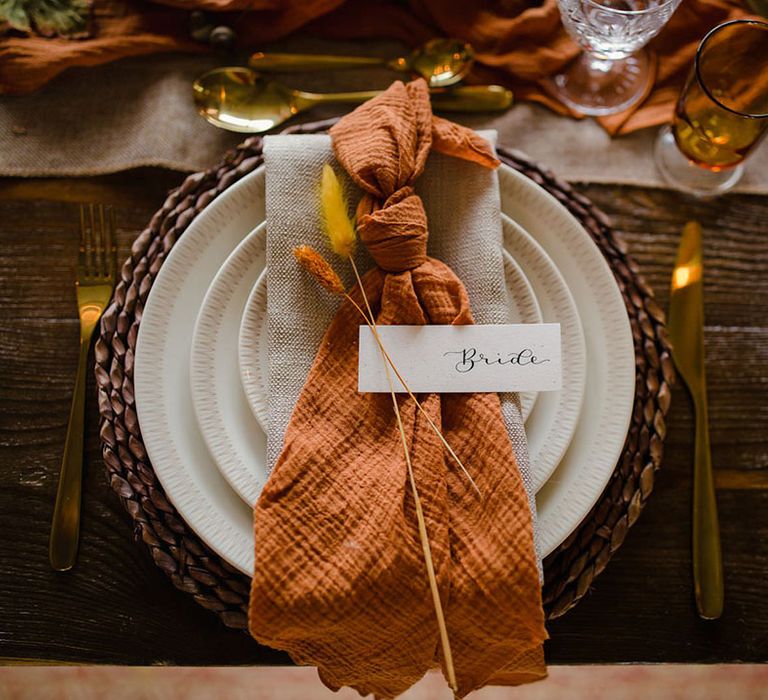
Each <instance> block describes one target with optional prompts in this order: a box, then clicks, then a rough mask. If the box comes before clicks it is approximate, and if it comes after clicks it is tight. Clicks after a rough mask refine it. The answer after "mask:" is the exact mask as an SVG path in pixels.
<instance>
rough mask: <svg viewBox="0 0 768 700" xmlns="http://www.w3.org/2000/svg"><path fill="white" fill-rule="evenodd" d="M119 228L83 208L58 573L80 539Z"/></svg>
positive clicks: (54, 543) (55, 551) (57, 512)
mask: <svg viewBox="0 0 768 700" xmlns="http://www.w3.org/2000/svg"><path fill="white" fill-rule="evenodd" d="M114 241H115V222H114V215H113V212H112V210H111V209H106V210H105V209H104V207H102V206H101V205H99V206H98V207H94V205H93V204H90V205H87V206H86V205H81V206H80V255H79V259H78V265H77V283H76V287H77V309H78V315H79V316H80V359H79V360H78V363H77V380H76V381H75V393H74V395H73V396H72V407H71V409H70V412H69V426H68V428H67V440H66V442H65V443H64V457H63V459H62V461H61V475H60V476H59V490H58V492H57V494H56V506H55V508H54V511H53V521H52V523H51V541H50V548H49V556H50V560H51V566H52V567H53V568H54V569H56V570H57V571H68V570H69V569H71V568H72V565H73V564H74V563H75V558H76V556H77V541H78V536H79V533H80V495H81V491H82V478H83V432H84V427H85V426H84V424H85V376H86V374H85V372H86V365H87V362H88V350H89V349H90V347H91V337H92V336H93V331H94V329H95V328H96V324H97V323H98V321H99V319H100V318H101V315H102V314H103V313H104V309H105V308H106V306H107V304H108V303H109V300H110V297H111V296H112V288H113V286H114V283H115V257H116V250H115V243H114Z"/></svg>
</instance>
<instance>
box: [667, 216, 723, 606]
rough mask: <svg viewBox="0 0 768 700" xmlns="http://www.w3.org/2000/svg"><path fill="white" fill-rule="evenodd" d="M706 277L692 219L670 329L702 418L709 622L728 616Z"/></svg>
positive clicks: (702, 549) (698, 543)
mask: <svg viewBox="0 0 768 700" xmlns="http://www.w3.org/2000/svg"><path fill="white" fill-rule="evenodd" d="M703 273H704V268H703V265H702V254H701V225H700V224H699V223H698V222H695V221H689V222H688V223H687V224H686V225H685V228H684V229H683V235H682V237H681V239H680V247H679V248H678V251H677V262H676V263H675V269H674V272H673V273H672V289H671V292H670V302H669V322H668V328H669V335H670V338H671V340H672V358H673V359H674V361H675V365H676V366H677V369H678V372H679V374H680V376H681V377H682V378H683V381H684V382H685V384H686V385H687V386H688V391H689V392H690V394H691V398H692V399H693V408H694V413H695V416H696V450H695V454H694V464H693V585H694V591H695V594H696V608H697V610H698V612H699V615H700V616H701V617H703V618H704V619H705V620H715V619H717V618H718V617H720V615H721V614H722V612H723V596H724V593H723V563H722V557H721V554H720V527H719V525H718V522H717V502H716V500H715V485H714V481H713V478H712V459H711V455H710V449H709V427H708V417H707V384H706V377H705V372H704V294H703Z"/></svg>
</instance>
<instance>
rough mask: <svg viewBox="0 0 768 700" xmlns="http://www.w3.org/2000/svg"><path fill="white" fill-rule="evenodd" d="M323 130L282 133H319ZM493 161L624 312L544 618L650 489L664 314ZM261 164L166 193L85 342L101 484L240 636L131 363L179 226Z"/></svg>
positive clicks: (606, 241) (233, 160)
mask: <svg viewBox="0 0 768 700" xmlns="http://www.w3.org/2000/svg"><path fill="white" fill-rule="evenodd" d="M330 123H332V122H317V123H314V124H304V125H299V126H295V127H292V128H291V129H288V130H287V131H289V132H293V133H297V132H301V133H307V132H317V131H322V130H324V129H326V128H328V126H329V125H330ZM499 155H500V157H501V159H502V160H503V161H504V162H505V163H507V164H508V165H510V166H511V167H513V168H515V169H516V170H518V171H520V172H522V173H524V174H525V175H527V176H528V177H530V178H531V179H532V180H533V181H534V182H536V183H537V184H539V185H541V186H542V187H543V188H544V189H546V190H547V191H548V192H549V193H550V194H552V195H553V196H554V197H555V198H556V199H557V200H558V201H559V202H561V203H562V204H563V205H564V206H565V207H566V208H567V209H568V210H569V211H570V212H571V214H573V215H574V216H575V217H576V218H577V219H578V220H579V221H580V222H581V224H582V225H583V226H584V228H585V229H586V230H587V231H588V232H589V233H590V235H591V236H592V238H593V240H594V241H595V243H597V245H598V246H599V247H600V250H601V251H602V252H603V254H604V255H605V257H606V259H607V261H608V263H609V265H610V267H611V269H612V270H613V273H614V275H615V276H616V281H617V283H618V285H619V288H620V289H621V292H622V295H623V296H624V300H625V302H626V306H627V312H628V314H629V319H630V323H631V326H632V334H633V338H634V343H635V357H636V389H635V403H634V411H633V415H632V420H631V425H630V429H629V433H628V435H627V441H626V444H625V447H624V452H623V456H622V458H621V460H620V461H619V463H618V464H617V465H616V469H615V471H614V473H613V475H612V476H611V479H610V482H609V484H608V486H607V487H606V489H605V491H604V492H603V494H602V496H601V497H600V500H599V501H598V503H597V504H596V505H595V507H594V508H593V509H592V511H591V512H590V513H589V515H588V516H587V517H586V518H585V519H584V521H583V522H582V523H581V525H580V526H579V527H578V528H577V529H576V531H575V532H574V533H573V534H572V535H571V536H570V537H569V538H568V539H567V540H566V541H565V542H563V544H562V545H560V547H558V548H557V550H555V551H554V552H553V553H552V554H550V555H549V556H548V557H547V558H546V560H545V562H544V578H545V584H544V604H545V607H546V611H547V615H548V617H549V618H550V619H551V618H555V617H558V616H560V615H562V614H563V613H565V612H566V611H567V610H568V609H570V608H571V607H572V606H573V605H575V604H576V602H577V601H578V600H579V599H580V598H581V597H582V596H583V595H584V594H585V593H586V592H587V590H588V589H589V586H590V584H591V583H592V581H593V579H594V578H595V577H596V576H597V575H598V574H600V572H601V571H602V570H603V569H604V568H605V566H606V564H607V563H608V561H609V560H610V558H611V556H612V555H613V553H614V552H615V551H616V550H617V549H618V548H619V546H620V545H621V543H622V542H623V541H624V537H625V535H626V534H627V530H628V529H629V528H630V527H631V526H632V524H633V523H634V522H635V521H636V520H637V518H638V516H639V515H640V513H641V511H642V509H643V506H644V505H645V502H646V500H647V499H648V497H649V495H650V493H651V490H652V489H653V481H654V473H655V471H656V470H657V469H658V467H659V464H660V461H661V456H662V448H663V441H664V437H665V434H666V424H665V421H664V416H665V414H666V413H667V410H668V409H669V404H670V397H671V392H670V384H671V382H672V381H673V376H674V373H673V369H672V361H671V358H670V353H669V343H668V340H667V334H666V329H665V327H664V314H663V312H662V311H661V309H660V308H659V306H658V305H657V304H656V302H655V301H654V298H653V292H652V291H651V289H650V288H649V287H648V286H647V285H646V283H645V282H644V281H643V279H642V277H641V275H640V272H639V270H638V267H637V265H636V264H635V263H634V262H633V261H632V259H631V258H630V257H629V255H628V254H627V250H626V248H625V246H624V245H623V243H622V242H621V240H619V238H618V237H617V235H616V233H615V232H614V231H613V230H612V229H611V226H610V223H609V221H608V219H607V218H606V217H605V215H604V214H602V212H600V211H599V210H598V209H597V208H596V207H595V206H594V205H593V204H592V203H591V202H590V201H589V200H588V199H587V198H586V197H583V196H582V195H580V194H578V193H577V192H574V191H573V190H572V189H571V187H570V186H569V185H568V184H567V183H565V182H563V181H561V180H558V179H557V178H556V177H555V176H554V175H553V174H552V173H550V172H548V171H547V170H545V169H543V168H541V167H540V166H538V165H537V164H535V163H533V162H531V161H530V160H528V159H527V158H526V157H525V156H523V155H522V154H520V153H518V152H516V151H512V150H508V149H504V148H499ZM261 163H262V140H261V138H260V137H254V138H249V139H247V140H246V141H244V142H243V143H242V144H240V145H239V146H238V147H237V148H236V149H234V150H232V151H230V152H229V153H227V154H226V156H225V157H224V159H223V160H222V162H221V163H220V164H219V165H217V166H216V167H214V168H211V169H210V170H207V171H205V172H200V173H195V174H194V175H190V176H189V177H187V178H186V180H184V182H183V183H182V184H181V186H180V187H178V188H177V189H175V190H173V191H172V192H171V193H170V194H169V195H168V198H167V199H166V201H165V203H164V204H163V206H162V207H161V209H160V210H159V211H158V212H157V213H156V214H155V215H154V216H153V217H152V220H151V221H150V222H149V225H148V226H147V228H146V229H145V230H144V231H143V232H142V233H141V234H140V235H139V236H138V238H137V239H136V241H135V242H134V244H133V247H132V249H131V255H130V257H129V258H128V260H126V261H125V263H124V264H123V267H122V270H121V274H120V280H119V282H118V284H117V287H116V289H115V294H114V297H113V300H112V303H111V304H110V306H109V308H108V309H107V311H106V313H105V314H104V316H103V318H102V321H101V326H100V333H99V337H98V339H97V342H96V381H97V384H98V391H99V411H100V413H101V422H100V435H101V440H102V454H103V458H104V462H105V464H106V467H107V473H108V476H109V480H110V484H111V486H112V488H113V489H114V490H115V492H116V493H117V495H118V496H119V497H120V499H121V500H122V502H123V505H124V506H125V508H126V510H127V511H128V513H129V514H130V516H131V518H132V519H133V522H134V527H135V534H136V538H137V539H138V540H141V541H142V542H144V543H145V544H146V545H147V547H148V548H149V551H150V553H151V554H152V557H153V559H154V561H155V563H156V564H157V566H159V567H160V568H161V569H162V570H163V571H165V573H166V574H167V575H168V576H169V577H170V578H171V580H172V581H173V583H174V585H175V586H176V587H177V588H179V589H180V590H182V591H185V592H186V593H189V594H191V595H192V596H193V597H194V598H195V600H196V601H197V602H198V603H199V604H200V605H202V606H204V607H206V608H208V609H209V610H212V611H214V612H215V613H217V614H218V615H219V616H220V617H221V619H222V620H223V622H224V624H226V625H227V626H229V627H237V628H246V626H247V613H246V611H247V605H248V590H249V583H250V581H249V579H248V577H246V576H245V575H243V574H242V573H240V572H239V571H237V570H235V569H234V568H233V567H231V566H230V565H228V564H227V563H226V562H224V561H223V560H222V559H221V558H220V557H219V556H218V555H217V554H215V553H214V552H212V551H211V550H210V549H209V548H208V547H207V546H206V545H205V544H203V542H202V541H201V540H200V539H199V537H198V536H197V535H196V534H195V533H194V532H193V531H192V530H191V529H190V528H189V527H188V526H187V525H186V523H185V522H184V521H183V520H182V519H181V517H180V516H179V514H178V513H177V512H176V509H175V508H174V507H173V505H172V504H171V503H170V501H169V500H168V499H167V498H166V496H165V493H164V492H163V488H162V486H161V485H160V483H159V481H158V480H157V477H156V476H155V473H154V470H153V468H152V465H151V463H150V462H149V459H148V457H147V453H146V450H145V449H144V444H143V442H142V438H141V430H140V428H139V423H138V419H137V415H136V405H135V400H134V391H133V361H134V350H135V348H136V339H137V336H138V331H139V324H140V323H141V316H142V311H143V308H144V304H145V302H146V300H147V297H148V295H149V292H150V289H151V288H152V283H153V281H154V279H155V277H156V276H157V273H158V271H159V270H160V266H161V265H162V264H163V261H164V260H165V257H166V255H167V254H168V252H169V251H170V249H171V248H172V247H173V245H174V243H175V242H176V241H177V240H178V238H179V236H180V235H182V233H184V231H185V230H186V228H187V226H189V224H190V223H191V221H192V220H193V219H194V218H195V216H196V215H197V214H199V213H200V212H201V211H202V210H203V209H204V208H205V207H206V206H207V205H208V204H210V202H211V201H212V200H213V199H214V198H215V197H216V196H218V195H219V194H220V193H221V192H223V191H224V190H226V189H227V187H229V186H231V185H232V184H233V183H235V182H236V181H237V180H239V179H240V178H242V177H243V176H244V175H246V174H248V173H250V172H251V171H253V170H254V169H255V168H257V167H258V166H259V165H260V164H261Z"/></svg>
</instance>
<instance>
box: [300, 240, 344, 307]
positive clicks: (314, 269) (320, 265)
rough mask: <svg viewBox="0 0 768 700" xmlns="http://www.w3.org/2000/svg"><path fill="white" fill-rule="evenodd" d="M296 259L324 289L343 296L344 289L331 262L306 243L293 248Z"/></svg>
mask: <svg viewBox="0 0 768 700" xmlns="http://www.w3.org/2000/svg"><path fill="white" fill-rule="evenodd" d="M293 254H294V255H295V256H296V260H298V261H299V265H301V266H302V267H303V268H304V269H305V270H306V271H307V272H308V273H309V274H310V275H312V277H314V278H315V279H316V280H317V281H318V282H319V283H320V284H321V285H322V286H323V288H324V289H326V290H328V291H329V292H330V293H331V294H338V295H339V296H344V294H345V292H346V290H345V289H344V285H343V284H342V282H341V279H340V278H339V276H338V275H337V274H336V271H335V270H334V269H333V268H332V267H331V264H330V263H329V262H328V261H327V260H326V259H325V258H324V257H323V256H322V255H320V253H318V252H317V251H316V250H315V249H314V248H310V247H309V246H308V245H300V246H299V247H298V248H294V249H293Z"/></svg>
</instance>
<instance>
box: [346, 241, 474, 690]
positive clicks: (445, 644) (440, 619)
mask: <svg viewBox="0 0 768 700" xmlns="http://www.w3.org/2000/svg"><path fill="white" fill-rule="evenodd" d="M349 262H350V263H351V264H352V269H353V270H354V272H355V278H356V279H357V285H358V287H359V288H360V293H361V294H362V295H363V301H365V307H366V309H367V310H368V316H367V317H366V315H365V314H363V316H364V317H365V318H366V322H368V325H369V326H370V328H371V330H372V331H373V333H374V336H375V337H376V339H377V340H378V344H379V350H380V351H381V355H382V359H383V360H385V361H384V370H385V372H386V374H387V382H388V383H389V393H390V396H391V397H392V407H393V408H394V411H395V416H396V418H397V427H398V429H399V431H400V438H401V440H402V443H403V453H404V454H405V463H406V464H407V465H408V480H409V481H410V483H411V490H412V491H413V502H414V505H415V507H416V521H417V523H418V526H419V538H420V539H421V547H422V549H423V551H424V563H425V564H426V567H427V578H428V579H429V588H430V590H431V592H432V602H433V603H434V606H435V615H436V616H437V626H438V629H439V630H440V644H441V646H442V648H443V659H444V660H445V671H446V674H447V676H448V685H449V686H450V688H451V690H453V692H454V694H455V693H456V692H457V688H458V686H457V684H456V672H455V670H454V668H453V654H452V653H451V644H450V641H449V640H448V627H447V626H446V624H445V616H444V614H443V605H442V602H441V601H440V590H439V589H438V587H437V576H436V575H435V564H434V561H433V559H432V549H431V547H430V546H429V536H428V534H427V524H426V521H425V519H424V511H423V509H422V507H421V498H420V497H419V491H418V489H417V488H416V478H415V477H414V475H413V464H412V463H411V453H410V450H409V449H408V439H407V438H406V436H405V428H403V418H402V415H401V414H400V406H399V405H398V403H397V395H396V394H395V387H394V384H393V383H392V374H391V373H390V371H389V364H388V362H389V363H390V364H391V360H389V358H388V357H387V356H386V351H385V350H384V346H383V345H382V343H381V340H379V338H378V333H376V330H375V328H376V319H375V317H374V315H373V311H372V310H371V305H370V304H369V302H368V296H367V294H366V293H365V288H364V287H363V281H362V280H361V279H360V274H359V272H358V271H357V265H355V261H354V260H353V259H352V256H349ZM353 303H354V301H353ZM355 306H357V308H358V310H359V311H360V312H361V313H362V309H360V307H359V306H358V305H357V304H355ZM392 368H393V369H394V370H395V372H397V370H396V369H395V368H394V365H393V366H392ZM398 378H399V379H400V377H399V375H398ZM400 381H401V382H402V379H400ZM403 386H405V384H403ZM409 393H410V392H409ZM473 483H474V482H473ZM475 488H477V487H475Z"/></svg>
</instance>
